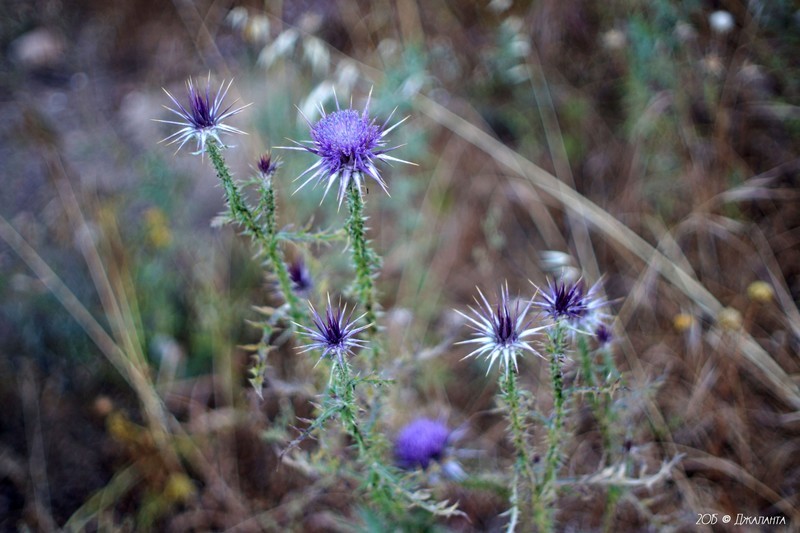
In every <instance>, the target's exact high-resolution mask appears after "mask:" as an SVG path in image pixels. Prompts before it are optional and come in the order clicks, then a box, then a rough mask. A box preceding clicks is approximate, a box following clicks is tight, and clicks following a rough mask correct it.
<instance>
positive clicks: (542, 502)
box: [536, 321, 567, 531]
mask: <svg viewBox="0 0 800 533" xmlns="http://www.w3.org/2000/svg"><path fill="white" fill-rule="evenodd" d="M548 337H549V339H548V341H549V342H548V345H547V352H548V354H549V355H550V383H551V385H552V387H553V418H552V420H551V421H550V424H549V427H548V430H547V453H546V455H545V459H544V474H543V475H542V478H541V483H540V484H539V485H538V486H537V487H536V490H537V498H536V500H537V502H536V504H537V505H536V520H537V526H538V528H539V531H551V530H552V529H553V522H552V512H551V511H552V510H551V509H550V506H551V504H552V502H553V500H554V498H555V481H556V474H557V473H558V467H559V464H560V462H561V457H560V446H561V444H562V437H563V435H562V433H563V429H564V404H565V402H566V396H565V393H564V376H563V374H562V372H561V362H562V360H563V358H564V353H565V351H566V342H567V332H566V326H565V325H564V324H563V323H562V322H561V321H558V322H556V325H555V326H554V327H553V329H551V330H550V332H549V333H548Z"/></svg>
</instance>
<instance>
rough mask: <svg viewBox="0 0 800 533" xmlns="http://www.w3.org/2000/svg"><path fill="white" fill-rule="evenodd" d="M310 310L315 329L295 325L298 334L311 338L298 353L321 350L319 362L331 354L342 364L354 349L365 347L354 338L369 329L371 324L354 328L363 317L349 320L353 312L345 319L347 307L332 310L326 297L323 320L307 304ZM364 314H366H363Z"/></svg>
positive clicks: (311, 306)
mask: <svg viewBox="0 0 800 533" xmlns="http://www.w3.org/2000/svg"><path fill="white" fill-rule="evenodd" d="M308 305H309V307H310V308H311V314H312V320H313V322H314V326H315V327H316V329H311V328H308V327H306V326H303V325H302V324H297V323H295V326H297V327H298V328H300V329H301V331H300V333H302V334H303V335H306V336H308V337H310V338H311V342H310V343H308V344H306V345H304V346H302V347H301V350H300V353H305V352H309V351H311V350H322V355H321V356H320V361H321V360H322V359H324V358H325V356H327V355H330V354H332V355H333V356H335V357H336V359H337V361H339V363H343V362H344V357H345V356H346V355H351V354H352V353H353V349H354V348H362V347H364V346H365V345H366V341H363V340H359V339H356V338H355V335H356V334H357V333H359V332H360V331H363V330H365V329H367V328H368V327H370V326H371V325H372V324H367V325H365V326H361V327H356V325H355V324H356V322H358V321H359V320H360V319H361V318H363V317H364V315H361V316H359V317H358V318H356V319H354V320H351V318H352V316H353V312H352V311H350V314H349V315H347V318H345V314H346V313H347V305H346V304H345V306H344V307H343V308H342V309H339V308H338V307H337V308H334V307H333V306H332V305H331V297H330V295H328V307H327V308H326V310H325V318H323V317H321V316H320V315H319V313H317V310H316V309H314V306H313V305H311V304H310V303H309V304H308ZM365 314H366V313H365Z"/></svg>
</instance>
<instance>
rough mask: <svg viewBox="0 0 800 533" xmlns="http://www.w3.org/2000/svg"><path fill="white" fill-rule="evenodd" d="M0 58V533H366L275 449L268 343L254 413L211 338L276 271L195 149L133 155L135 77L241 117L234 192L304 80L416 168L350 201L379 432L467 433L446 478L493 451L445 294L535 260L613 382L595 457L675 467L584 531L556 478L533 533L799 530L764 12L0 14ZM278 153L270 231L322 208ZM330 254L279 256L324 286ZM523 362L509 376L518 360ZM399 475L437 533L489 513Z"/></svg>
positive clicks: (84, 4) (287, 117) (156, 111)
mask: <svg viewBox="0 0 800 533" xmlns="http://www.w3.org/2000/svg"><path fill="white" fill-rule="evenodd" d="M720 13H723V14H722V15H721V14H720ZM0 46H1V47H2V52H3V54H2V57H1V58H0V116H2V118H3V120H2V121H0V138H2V142H1V143H0V161H2V183H3V187H2V188H0V216H2V219H0V399H1V400H0V401H2V405H3V406H4V413H3V416H2V417H1V418H0V528H2V529H3V530H9V531H16V530H43V531H44V530H53V529H55V528H60V527H65V525H66V527H67V528H68V529H74V530H81V529H83V528H89V529H90V530H94V529H122V530H147V529H160V530H173V531H184V530H193V529H194V530H207V529H212V530H228V529H230V530H237V531H238V530H243V531H250V530H253V531H259V530H277V529H284V530H286V529H288V530H291V531H332V530H342V531H349V530H352V528H353V527H354V526H353V525H352V524H362V526H363V527H364V528H369V527H370V524H371V523H372V522H371V520H372V518H371V517H370V516H369V513H368V512H367V511H365V510H364V509H362V508H361V502H358V501H356V500H354V498H353V497H352V493H353V487H348V486H347V485H346V483H344V482H343V481H341V480H339V482H337V480H336V479H334V480H330V479H326V480H320V479H314V478H313V476H307V475H304V474H303V471H302V468H301V467H298V466H297V465H293V466H286V465H279V462H278V459H277V453H278V452H279V451H280V447H281V443H285V442H286V439H287V438H291V437H293V436H294V435H296V432H295V430H294V429H293V426H294V425H295V424H296V418H295V417H296V416H300V417H304V416H305V417H308V416H310V414H311V411H312V406H311V401H312V400H313V399H314V395H315V394H317V391H315V390H314V388H313V387H312V386H310V385H311V383H310V381H309V380H308V379H305V378H304V377H303V376H302V375H300V374H299V372H298V368H299V367H298V363H297V358H298V357H301V356H298V355H297V354H296V353H295V351H294V350H293V349H290V348H289V347H286V348H284V349H280V350H277V351H276V352H275V353H273V354H270V357H271V359H270V366H271V374H270V377H269V379H268V383H267V387H266V388H265V391H264V400H263V401H261V400H259V399H258V397H257V396H256V395H255V394H254V393H253V391H252V390H251V389H250V388H249V386H248V384H247V369H248V366H249V364H250V359H249V358H250V353H249V352H248V350H247V349H243V348H241V347H242V346H246V345H250V344H253V343H255V342H257V341H258V340H259V335H258V333H259V332H258V330H257V329H256V328H252V327H250V326H248V321H253V320H258V317H259V315H258V313H257V312H256V311H255V310H254V309H253V306H270V305H275V304H276V303H278V302H276V301H275V299H276V292H275V289H274V281H273V280H271V279H270V277H269V275H267V274H266V273H265V272H264V270H263V268H262V265H260V264H259V262H258V261H256V260H254V259H253V254H252V249H251V248H250V247H249V243H248V242H247V241H246V239H243V238H241V237H239V236H237V235H236V232H235V231H234V230H232V229H231V228H230V227H225V228H221V227H219V225H218V224H215V223H213V221H214V220H215V217H216V216H217V215H218V214H219V213H220V212H221V211H222V209H223V201H222V194H221V190H220V189H219V188H218V187H217V185H216V181H215V180H216V179H215V177H214V175H213V172H212V169H211V168H210V165H209V164H208V161H207V160H204V159H203V158H201V157H199V156H197V157H192V156H189V155H188V154H186V153H179V154H177V155H174V154H173V152H174V150H173V149H171V147H165V146H164V145H159V144H158V141H159V140H160V139H162V138H163V137H166V135H167V134H168V133H169V131H168V130H167V129H165V128H163V127H162V125H160V124H158V123H156V122H153V121H152V120H151V119H153V118H166V117H165V111H164V110H163V108H162V107H161V106H162V105H163V104H166V103H168V101H167V98H166V96H165V95H164V94H163V92H162V90H161V88H162V87H165V88H167V89H168V90H170V92H172V93H173V94H182V84H183V82H184V81H185V79H186V78H187V77H189V76H195V77H202V76H206V75H207V74H208V73H209V72H210V73H211V76H212V78H213V79H215V80H222V79H230V78H232V77H233V78H235V80H236V82H235V84H234V88H235V91H236V94H235V95H233V97H234V98H239V99H240V101H242V102H245V103H249V102H253V106H252V107H250V108H248V110H247V111H246V112H245V113H243V114H241V115H239V116H237V117H235V119H234V120H233V121H232V122H233V124H234V125H235V126H237V127H239V128H241V129H243V130H245V131H247V132H248V133H249V135H248V136H247V137H239V138H236V139H235V140H232V141H231V143H232V144H235V145H236V146H235V148H232V149H230V150H228V152H227V157H228V161H229V163H230V164H231V166H232V168H233V169H234V170H235V171H236V172H237V174H238V175H239V176H241V177H246V176H248V175H250V174H251V173H252V170H251V169H250V165H252V164H254V162H255V159H256V157H257V156H258V155H259V154H260V153H262V152H263V151H264V150H266V149H268V148H269V147H271V146H276V145H277V146H279V145H286V144H287V143H288V141H287V140H286V139H287V138H289V139H298V140H300V139H306V138H307V136H308V134H307V128H306V125H305V122H304V121H303V120H302V119H301V118H300V116H299V114H298V109H300V110H302V111H303V112H305V113H307V114H313V112H314V111H313V108H314V106H315V105H316V103H317V102H320V101H324V102H325V103H326V105H327V106H328V108H329V109H330V106H331V105H332V100H331V94H330V88H331V87H332V86H334V85H335V86H336V87H337V91H338V94H339V95H340V98H342V99H343V100H344V99H349V98H350V95H351V94H352V95H353V100H354V103H355V105H356V106H357V107H358V106H360V105H361V103H362V102H363V101H364V99H365V97H366V95H367V93H368V92H369V91H370V89H371V88H372V89H373V90H374V95H373V98H374V100H373V105H372V107H371V109H372V112H373V115H375V116H377V117H380V118H381V119H382V118H385V117H387V116H388V115H389V114H390V113H391V112H392V110H393V109H395V108H397V111H396V115H395V116H396V117H403V116H409V117H410V119H409V120H408V121H407V122H406V123H404V124H403V126H402V127H401V128H398V129H397V130H395V131H394V132H393V139H394V140H396V141H397V143H398V144H404V146H403V147H402V148H401V149H400V150H399V151H398V152H397V156H398V157H401V158H402V159H406V160H410V161H414V162H415V163H417V164H418V165H419V166H418V167H413V168H411V167H407V166H405V165H396V166H394V167H392V168H391V169H387V175H388V179H389V187H390V192H391V197H387V196H386V195H384V194H382V192H381V191H378V190H377V187H374V188H373V189H375V190H370V194H368V195H367V206H368V210H369V214H370V217H371V218H370V224H371V232H372V233H371V236H372V238H373V239H374V242H375V246H376V248H377V249H378V251H379V252H380V254H381V255H382V256H383V259H384V262H383V269H382V272H381V276H380V279H379V282H378V283H379V290H380V293H381V295H382V303H383V306H384V309H385V315H384V319H383V320H384V325H385V327H386V334H387V336H388V338H389V339H390V342H389V346H390V347H391V351H392V354H393V356H394V358H395V359H396V361H397V363H396V365H395V367H393V369H391V372H392V376H393V377H395V378H396V379H397V384H396V387H395V389H394V390H393V392H392V394H391V396H392V397H391V400H390V402H392V403H391V405H394V406H395V409H394V411H392V414H391V417H390V420H389V421H388V422H387V427H386V431H387V434H388V435H390V436H391V435H393V434H394V433H396V431H397V429H398V428H399V427H400V426H401V425H402V424H403V423H404V422H406V421H407V420H409V419H410V418H412V417H414V416H416V415H420V414H427V415H429V416H438V417H443V418H445V419H446V420H448V423H449V424H450V425H451V426H452V427H457V426H458V427H463V428H465V430H466V436H465V437H463V440H462V444H461V445H462V446H463V447H464V448H469V449H471V450H476V451H477V453H476V454H474V457H473V458H472V459H470V460H469V461H466V469H467V470H470V469H473V470H481V469H487V468H492V465H495V464H497V461H501V460H502V459H503V458H507V457H508V456H509V448H508V445H507V443H505V442H504V433H503V427H504V426H503V424H504V422H503V419H502V417H500V416H499V415H498V414H497V413H495V412H494V411H493V403H492V393H493V389H492V387H493V385H492V380H487V379H486V378H485V377H484V370H483V369H482V368H481V365H480V364H473V363H472V362H471V361H470V362H467V361H464V362H462V361H460V360H461V358H462V357H463V356H464V355H465V353H466V352H465V351H464V350H461V349H459V348H458V347H455V348H453V347H451V343H452V342H453V341H454V340H460V339H462V338H464V336H465V331H464V330H462V329H461V328H460V324H459V322H458V321H457V320H456V319H455V318H454V316H453V313H452V312H451V309H453V308H463V307H464V306H465V305H467V304H468V303H469V302H470V299H471V295H472V294H473V292H474V287H475V285H480V286H482V287H496V286H498V285H499V284H500V283H501V282H502V281H504V280H506V279H507V280H508V281H509V284H510V285H511V287H512V292H514V291H527V290H528V289H529V287H530V286H529V285H528V281H527V280H533V281H534V282H536V283H538V284H540V285H541V284H542V283H544V282H545V279H546V277H547V276H552V275H554V273H555V270H554V267H553V261H552V259H553V257H554V256H553V255H552V254H547V253H546V252H548V251H558V252H563V253H565V254H568V255H567V256H560V257H561V259H559V266H562V267H563V266H565V265H566V266H570V267H574V268H579V269H580V271H581V273H582V274H583V275H584V276H585V277H586V278H588V279H589V280H591V281H595V280H597V279H600V278H601V276H602V277H603V279H604V287H605V291H606V294H607V296H608V297H609V299H611V300H612V301H613V302H614V304H613V311H614V313H615V314H616V315H617V317H618V319H617V323H616V324H615V333H616V344H615V355H616V357H617V361H618V364H619V366H620V367H621V368H622V369H623V370H624V371H625V372H627V373H628V375H629V378H628V379H629V383H628V386H629V388H630V390H631V391H636V394H633V395H631V397H630V404H629V405H625V406H624V411H625V414H624V416H623V420H625V423H626V424H627V425H626V426H625V427H626V429H625V439H626V446H627V448H629V449H633V450H634V452H635V453H638V454H639V455H638V456H637V457H639V458H642V460H643V461H644V460H645V459H647V458H650V459H653V458H661V457H664V456H674V455H676V454H678V453H684V454H686V458H685V459H684V460H683V461H682V462H681V464H680V465H679V469H678V471H677V472H676V473H675V475H674V476H673V480H671V481H670V482H669V483H668V484H667V485H666V486H661V487H658V488H654V489H652V490H647V489H641V490H639V491H638V492H637V493H636V494H635V497H631V498H629V499H627V500H625V501H624V503H623V504H622V505H620V506H619V508H618V509H617V511H616V513H615V514H614V516H612V517H611V519H610V520H611V522H604V519H603V515H604V509H603V502H604V501H605V500H604V499H602V498H598V497H597V494H595V493H585V494H584V493H582V492H581V491H578V490H576V491H575V492H574V493H570V494H568V495H566V496H565V497H564V498H562V499H561V500H559V515H558V517H559V518H558V519H559V523H560V524H561V527H562V528H563V529H564V530H568V529H569V530H575V531H591V530H602V529H603V528H606V529H607V530H611V531H641V530H647V529H650V530H659V531H661V530H678V531H683V530H693V529H695V528H698V529H699V528H700V526H695V522H696V520H697V516H698V513H713V512H718V513H728V514H731V515H734V516H735V515H736V514H737V513H744V514H746V515H759V516H772V515H782V516H786V517H788V518H790V519H792V520H793V521H794V524H795V526H796V525H797V524H798V523H800V461H798V457H800V390H798V381H800V359H799V358H798V338H800V313H798V310H797V301H798V298H799V297H800V209H799V208H798V205H800V204H798V201H797V200H798V190H799V189H798V186H800V159H798V153H800V152H798V148H800V107H798V102H800V100H798V96H800V94H799V93H800V63H798V59H797V58H798V57H800V11H799V10H798V5H797V4H796V3H795V2H792V1H789V0H770V1H756V0H754V1H748V2H745V1H743V0H729V1H722V0H720V1H710V0H708V1H703V0H686V1H683V2H671V1H667V0H655V1H644V0H612V1H608V2H589V1H585V0H539V1H513V0H491V1H489V0H483V1H470V0H442V1H435V2H417V1H414V0H379V1H376V2H367V1H355V0H337V1H323V0H298V1H289V0H286V1H283V2H280V1H278V2H265V3H259V2H222V1H214V2H208V1H199V2H191V1H189V0H174V1H173V2H154V1H151V0H131V1H128V2H100V1H93V0H85V1H75V2H60V1H57V0H34V1H19V0H6V1H4V2H3V3H2V4H0ZM231 101H232V100H231ZM283 158H284V162H285V164H284V166H283V168H282V169H281V172H280V174H279V176H278V178H276V179H277V181H276V188H277V189H278V193H279V195H280V198H279V214H278V216H279V223H280V224H281V225H285V226H288V225H292V226H293V227H295V228H299V227H305V226H306V225H308V227H309V228H313V229H320V230H322V229H327V228H336V227H338V226H340V225H341V222H342V220H343V217H344V214H343V213H339V212H337V210H336V207H335V205H334V203H335V202H326V203H325V204H323V205H322V206H318V203H319V194H317V193H319V192H320V191H315V192H314V193H311V194H306V193H305V192H306V191H304V193H301V194H297V195H294V196H292V195H291V193H292V192H293V190H294V187H293V185H292V184H291V180H292V179H293V178H294V177H295V176H297V175H298V174H300V173H301V172H302V171H303V170H304V169H305V168H306V167H307V166H308V164H309V158H308V157H307V156H304V155H301V154H300V155H297V154H293V153H288V152H287V153H286V154H283ZM558 183H562V184H564V185H563V186H558V185H557V184H558ZM575 191H577V192H575ZM342 247H343V243H342V242H339V241H334V242H331V243H329V244H325V245H313V246H310V245H305V244H303V243H298V244H297V245H294V246H291V247H288V248H287V250H286V254H287V255H288V256H289V257H290V258H293V257H301V256H302V257H303V258H304V259H305V260H306V261H307V262H308V264H309V265H310V268H311V271H312V273H313V275H314V277H315V282H316V284H317V286H318V288H319V290H320V291H321V292H319V293H320V294H324V291H326V290H330V291H332V292H334V293H336V292H339V291H341V290H342V287H343V286H346V285H347V283H348V282H349V279H350V278H349V276H350V273H349V270H348V265H347V261H346V259H345V258H344V257H346V256H343V255H342V254H339V253H338V252H339V251H340V250H341V249H342ZM570 258H571V259H570ZM754 282H763V283H756V284H755V285H754ZM523 369H524V372H523V374H525V377H524V378H523V379H524V380H526V382H527V383H528V384H529V387H530V388H531V389H532V390H534V391H536V384H537V383H539V381H540V380H541V379H542V376H543V375H544V374H546V369H545V368H543V367H542V365H539V364H538V363H536V362H525V363H524V364H523ZM545 379H546V378H545ZM573 431H574V432H575V433H576V434H577V439H576V442H575V444H574V447H573V448H572V449H571V450H570V452H569V454H568V455H569V458H570V459H569V463H568V464H567V465H566V466H565V471H567V472H583V471H585V470H586V469H587V468H591V467H592V461H596V459H597V453H596V451H593V443H594V442H596V440H597V435H596V431H594V429H593V428H592V427H590V425H588V423H587V424H584V425H583V426H581V425H578V426H576V427H574V428H573ZM309 446H310V448H313V446H314V444H310V443H309ZM431 484H432V485H433V486H434V487H435V490H436V491H437V493H439V494H441V495H442V497H443V498H445V499H447V498H449V499H451V500H454V501H455V500H457V501H459V502H460V505H461V509H462V510H463V511H464V512H465V513H466V516H467V518H454V519H451V520H449V521H440V522H439V523H438V524H437V527H440V528H442V529H444V530H453V531H496V530H499V529H500V528H502V525H503V524H504V519H503V518H502V517H499V516H498V515H499V514H500V513H501V512H502V511H503V510H504V509H505V503H504V498H503V497H502V496H501V495H498V494H496V493H493V492H492V491H491V490H489V489H487V488H486V487H482V486H468V485H463V484H458V483H455V482H451V483H446V482H439V483H436V482H435V481H431ZM637 490H638V489H637ZM373 526H374V524H373ZM374 527H377V526H374ZM421 527H422V526H420V528H421Z"/></svg>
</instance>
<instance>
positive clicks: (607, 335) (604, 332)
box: [594, 324, 614, 346]
mask: <svg viewBox="0 0 800 533" xmlns="http://www.w3.org/2000/svg"><path fill="white" fill-rule="evenodd" d="M594 336H595V338H596V339H597V342H598V343H599V344H600V346H605V345H607V344H608V343H610V342H611V339H613V338H614V336H613V335H612V334H611V330H610V329H608V327H606V325H605V324H600V325H599V326H597V327H596V328H595V330H594Z"/></svg>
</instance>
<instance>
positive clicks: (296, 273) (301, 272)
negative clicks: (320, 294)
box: [287, 257, 314, 293]
mask: <svg viewBox="0 0 800 533" xmlns="http://www.w3.org/2000/svg"><path fill="white" fill-rule="evenodd" d="M287 270H288V271H289V279H290V280H291V281H292V289H294V291H295V292H299V293H305V292H308V290H309V289H311V287H313V286H314V279H313V278H312V277H311V271H309V270H308V267H307V266H306V263H305V261H303V258H302V257H298V258H296V259H295V260H294V261H292V262H291V263H289V265H288V268H287Z"/></svg>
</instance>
